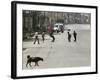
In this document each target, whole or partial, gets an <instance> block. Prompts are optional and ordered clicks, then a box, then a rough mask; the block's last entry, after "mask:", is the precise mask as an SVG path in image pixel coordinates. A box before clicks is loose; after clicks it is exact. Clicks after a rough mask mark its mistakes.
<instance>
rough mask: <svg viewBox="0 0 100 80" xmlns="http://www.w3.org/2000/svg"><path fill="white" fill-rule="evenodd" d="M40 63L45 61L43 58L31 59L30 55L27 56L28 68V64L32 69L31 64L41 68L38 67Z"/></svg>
mask: <svg viewBox="0 0 100 80" xmlns="http://www.w3.org/2000/svg"><path fill="white" fill-rule="evenodd" d="M39 61H43V58H41V57H30V55H28V56H27V63H26V67H27V65H28V64H29V65H30V67H32V66H31V62H34V63H35V66H39V65H38V62H39Z"/></svg>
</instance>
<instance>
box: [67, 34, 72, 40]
mask: <svg viewBox="0 0 100 80" xmlns="http://www.w3.org/2000/svg"><path fill="white" fill-rule="evenodd" d="M67 33H68V41H69V42H71V34H70V33H69V32H67Z"/></svg>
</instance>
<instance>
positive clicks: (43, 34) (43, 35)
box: [42, 32, 45, 42]
mask: <svg viewBox="0 0 100 80" xmlns="http://www.w3.org/2000/svg"><path fill="white" fill-rule="evenodd" d="M42 40H43V42H44V40H45V32H42Z"/></svg>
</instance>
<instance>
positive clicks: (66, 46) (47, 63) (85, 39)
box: [22, 25, 91, 69]
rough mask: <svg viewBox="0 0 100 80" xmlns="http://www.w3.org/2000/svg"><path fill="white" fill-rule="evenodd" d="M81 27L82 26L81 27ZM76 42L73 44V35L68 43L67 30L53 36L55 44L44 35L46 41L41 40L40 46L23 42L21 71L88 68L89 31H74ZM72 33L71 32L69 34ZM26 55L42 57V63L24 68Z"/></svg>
mask: <svg viewBox="0 0 100 80" xmlns="http://www.w3.org/2000/svg"><path fill="white" fill-rule="evenodd" d="M82 26H83V25H82ZM75 31H76V32H77V42H74V38H73V35H72V37H71V42H68V39H67V37H68V35H67V30H65V31H64V33H58V34H55V35H54V36H55V42H51V40H52V38H51V37H50V36H49V35H45V38H46V40H45V41H44V43H43V41H42V40H41V35H39V38H40V44H38V43H37V42H36V44H33V43H34V40H30V41H23V48H24V49H23V53H22V63H23V64H22V65H23V66H22V67H23V69H38V68H39V69H43V68H44V69H45V68H61V67H81V66H82V67H83V66H90V65H91V64H90V62H91V61H90V58H91V54H90V30H89V29H76V30H75ZM72 33H73V31H71V34H72ZM27 55H30V56H31V57H42V58H43V59H44V61H43V62H42V61H40V62H39V66H34V63H32V67H30V66H29V65H28V68H27V67H26V62H27Z"/></svg>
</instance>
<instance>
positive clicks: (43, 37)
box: [34, 30, 77, 44]
mask: <svg viewBox="0 0 100 80" xmlns="http://www.w3.org/2000/svg"><path fill="white" fill-rule="evenodd" d="M67 34H68V42H71V38H72V34H71V33H70V32H69V31H68V32H67ZM49 35H50V37H51V38H52V42H54V41H55V37H54V34H53V31H50V32H49ZM34 36H35V40H34V44H35V43H36V41H37V42H38V44H40V42H39V37H38V32H35V35H34ZM41 36H42V40H43V42H44V41H45V32H42V35H41ZM73 37H74V42H76V41H77V33H76V31H75V30H74V31H73Z"/></svg>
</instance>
